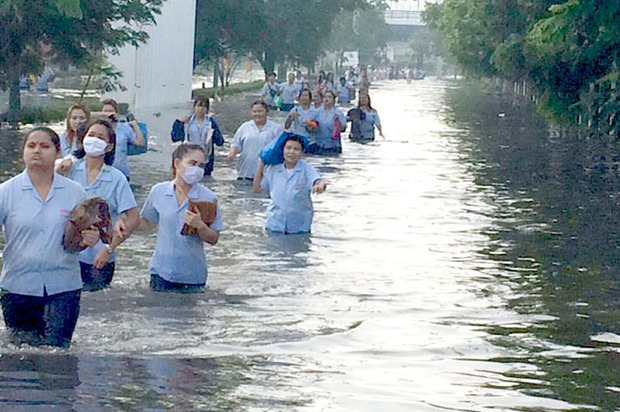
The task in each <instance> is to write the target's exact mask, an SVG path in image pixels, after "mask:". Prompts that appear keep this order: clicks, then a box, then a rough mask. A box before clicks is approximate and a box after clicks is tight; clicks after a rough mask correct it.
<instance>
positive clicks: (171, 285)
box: [151, 274, 205, 293]
mask: <svg viewBox="0 0 620 412" xmlns="http://www.w3.org/2000/svg"><path fill="white" fill-rule="evenodd" d="M204 288H205V285H204V284H191V283H176V282H170V281H168V280H166V279H164V278H162V277H161V276H159V275H155V274H151V290H153V291H155V292H180V293H197V292H202V291H203V290H204Z"/></svg>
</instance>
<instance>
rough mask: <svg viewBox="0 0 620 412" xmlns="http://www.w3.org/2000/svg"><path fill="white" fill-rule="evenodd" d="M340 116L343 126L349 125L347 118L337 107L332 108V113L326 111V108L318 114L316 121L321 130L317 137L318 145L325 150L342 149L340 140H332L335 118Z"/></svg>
mask: <svg viewBox="0 0 620 412" xmlns="http://www.w3.org/2000/svg"><path fill="white" fill-rule="evenodd" d="M335 116H338V118H339V119H340V123H341V124H343V125H344V124H347V118H346V116H345V115H344V113H342V112H341V111H340V109H337V108H336V107H332V109H331V110H330V111H326V110H325V107H324V106H323V107H321V108H320V109H319V110H317V112H316V117H315V118H316V121H317V122H319V130H318V132H317V136H316V143H317V145H318V146H319V147H321V148H323V149H331V148H333V147H340V146H341V143H340V140H338V139H332V133H333V130H334V117H335Z"/></svg>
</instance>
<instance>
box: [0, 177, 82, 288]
mask: <svg viewBox="0 0 620 412" xmlns="http://www.w3.org/2000/svg"><path fill="white" fill-rule="evenodd" d="M85 197H86V194H85V192H84V189H82V187H81V186H80V185H79V184H78V183H76V182H73V181H71V180H69V179H67V178H65V177H63V176H61V175H59V174H54V180H53V183H52V187H51V188H50V192H49V194H48V195H47V199H45V200H43V199H41V196H40V195H39V193H38V192H37V190H36V189H35V187H34V186H33V184H32V182H31V180H30V177H29V175H28V171H27V170H26V171H24V172H22V173H21V174H19V175H17V176H15V177H13V178H12V179H9V180H7V181H6V182H4V183H2V184H0V223H1V224H2V228H3V231H4V236H5V239H6V246H5V248H4V251H3V266H2V275H0V287H1V288H2V289H4V290H7V291H8V292H10V293H16V294H20V295H28V296H44V294H45V293H47V294H48V295H55V294H58V293H62V292H68V291H72V290H77V289H81V288H82V279H81V277H80V266H79V263H78V256H77V254H76V253H69V252H67V251H66V250H64V248H63V245H62V239H63V234H64V228H65V224H66V223H67V221H68V220H69V216H70V214H71V211H72V210H73V208H75V207H76V206H77V205H78V204H79V203H80V202H81V201H82V200H83V199H85Z"/></svg>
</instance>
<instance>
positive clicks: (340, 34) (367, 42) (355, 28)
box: [327, 3, 392, 64]
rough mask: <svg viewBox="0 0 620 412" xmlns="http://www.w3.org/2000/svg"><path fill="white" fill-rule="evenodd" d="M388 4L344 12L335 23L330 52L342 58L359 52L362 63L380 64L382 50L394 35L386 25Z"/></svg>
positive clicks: (329, 46)
mask: <svg viewBox="0 0 620 412" xmlns="http://www.w3.org/2000/svg"><path fill="white" fill-rule="evenodd" d="M385 9H386V6H385V4H383V3H380V4H372V5H368V6H367V7H365V8H364V9H363V10H356V11H354V12H351V11H350V10H344V11H342V12H340V14H339V15H338V16H337V17H336V18H335V19H334V22H333V25H332V33H331V36H330V37H329V40H328V43H327V45H328V49H329V50H332V51H334V52H336V53H339V54H340V56H342V55H343V53H344V52H345V51H358V52H359V60H360V63H363V64H370V63H374V62H375V61H376V60H377V56H378V53H377V52H378V51H379V49H383V48H385V47H386V45H387V42H388V40H389V39H390V38H391V37H392V32H391V30H390V28H389V26H388V25H387V23H386V22H385V18H384V17H383V16H384V14H383V13H384V11H385Z"/></svg>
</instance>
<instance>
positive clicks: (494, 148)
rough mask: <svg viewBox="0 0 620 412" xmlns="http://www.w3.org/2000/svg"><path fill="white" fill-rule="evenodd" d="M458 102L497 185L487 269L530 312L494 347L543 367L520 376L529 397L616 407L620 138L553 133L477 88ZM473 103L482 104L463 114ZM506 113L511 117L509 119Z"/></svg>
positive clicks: (457, 116) (484, 180) (480, 175)
mask: <svg viewBox="0 0 620 412" xmlns="http://www.w3.org/2000/svg"><path fill="white" fill-rule="evenodd" d="M450 97H451V99H453V100H452V101H453V104H452V106H453V107H455V111H454V120H455V121H456V122H462V123H466V124H467V125H469V127H471V133H469V134H468V136H467V138H466V139H464V140H465V143H464V144H465V145H467V148H466V150H464V153H466V154H467V155H468V158H467V162H468V163H471V164H473V165H475V173H476V176H477V180H478V183H479V184H480V185H481V186H485V187H494V188H495V194H493V193H489V195H490V196H491V197H492V198H494V199H493V203H494V204H495V206H496V209H495V211H494V212H493V213H492V216H493V217H494V219H495V224H496V225H497V230H496V231H495V232H493V233H488V234H489V236H490V238H491V240H492V241H491V242H490V244H489V245H488V246H487V247H485V248H484V249H483V250H482V251H481V252H482V254H483V255H485V256H488V258H489V259H490V260H491V261H494V262H496V265H495V266H493V267H487V268H481V269H482V270H484V272H485V273H487V274H489V275H492V276H493V277H495V278H496V279H498V280H500V281H501V283H502V286H503V287H504V289H505V292H504V293H505V296H506V299H507V303H508V305H509V307H510V308H512V309H513V310H516V311H517V312H519V313H521V314H523V315H524V321H521V322H518V323H515V324H502V325H493V326H492V327H487V330H488V331H489V332H490V333H492V334H493V335H494V337H492V338H491V341H492V342H493V343H494V344H496V345H500V346H504V347H508V348H511V349H517V350H518V351H521V352H522V353H523V355H522V356H520V357H517V358H511V359H506V358H500V359H497V361H500V362H509V363H513V362H523V363H527V364H530V365H535V366H536V368H535V369H531V368H530V369H529V370H525V371H519V372H517V373H514V374H510V375H509V376H510V377H516V378H518V381H517V382H518V386H517V388H518V389H520V390H523V391H524V392H525V393H532V394H535V395H537V396H550V397H555V398H558V399H563V400H565V401H567V402H569V403H571V404H575V405H579V404H582V405H591V407H592V408H601V410H615V409H616V408H618V407H620V397H619V396H618V391H619V389H618V387H619V386H620V377H619V375H618V374H617V373H616V372H615V371H616V370H617V366H618V362H619V355H618V353H619V349H620V346H618V343H619V340H618V339H617V337H618V336H620V335H619V334H620V323H619V322H618V319H620V316H619V315H620V312H619V311H618V307H619V304H618V302H619V301H618V291H619V290H620V283H619V282H620V276H619V272H618V268H617V262H618V258H619V257H620V255H619V250H618V245H617V242H616V239H617V238H618V233H619V231H620V226H619V225H618V220H617V219H616V218H615V214H616V211H617V206H618V202H617V199H616V198H617V196H616V194H617V193H618V189H619V187H618V181H619V180H618V178H619V177H620V175H619V174H618V166H617V160H618V159H620V152H618V147H617V146H616V143H615V142H613V141H609V140H608V139H607V138H606V137H604V136H596V137H593V138H591V137H588V136H587V135H585V134H576V133H574V134H570V133H559V132H557V131H551V133H550V132H548V130H547V128H546V127H544V124H543V123H542V121H541V120H540V119H539V118H538V117H537V115H536V114H535V113H533V112H532V110H531V108H527V107H519V105H517V104H516V102H514V101H510V100H508V99H502V98H498V97H497V96H493V95H485V96H483V95H481V94H479V93H477V92H474V91H473V90H472V89H463V90H460V91H455V92H453V93H452V94H451V95H450ZM464 101H468V102H472V101H475V102H476V104H475V105H473V106H472V105H470V106H469V108H470V109H468V110H464V111H461V108H462V107H463V102H464ZM521 104H522V102H521ZM472 107H473V108H474V110H473V111H472V110H471V108H472ZM498 112H503V113H507V115H506V117H505V118H498V117H497V116H496V114H497V113H498ZM532 119H533V120H534V121H532ZM499 128H501V130H502V133H497V130H498V129H499ZM486 136H489V137H486ZM541 377H544V378H543V379H541Z"/></svg>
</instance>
